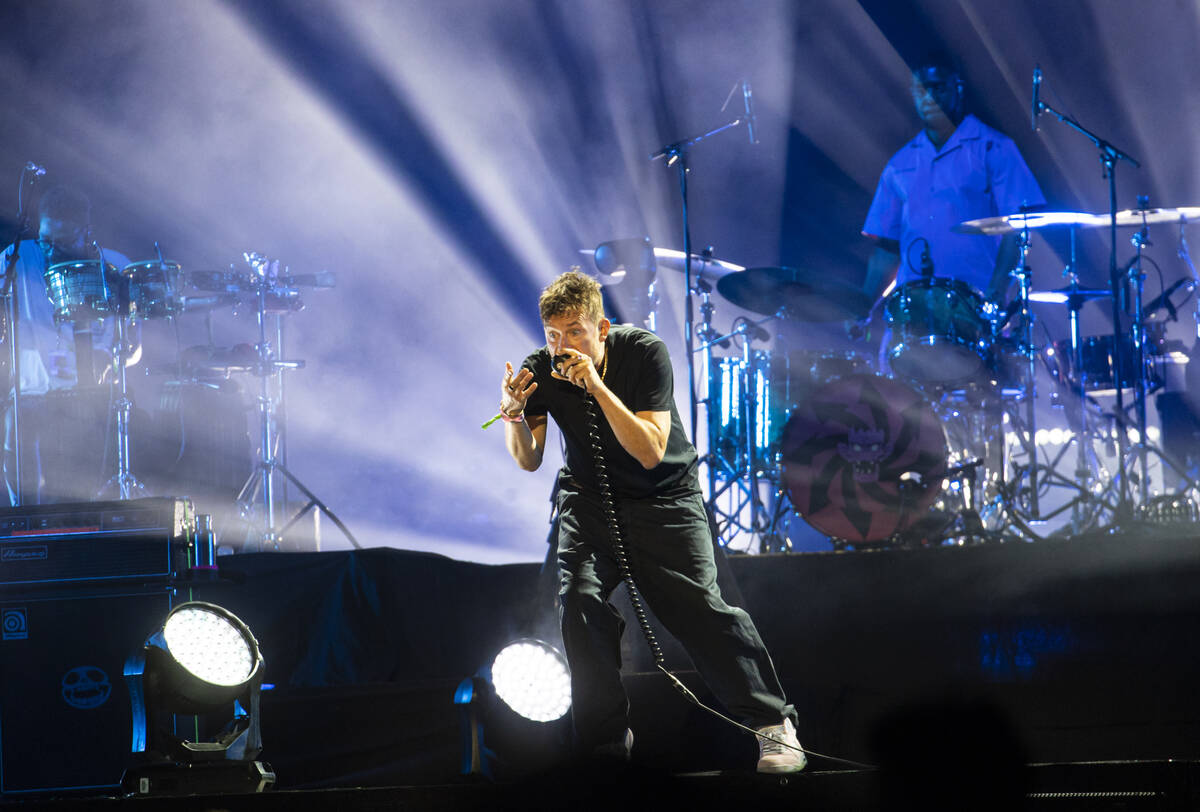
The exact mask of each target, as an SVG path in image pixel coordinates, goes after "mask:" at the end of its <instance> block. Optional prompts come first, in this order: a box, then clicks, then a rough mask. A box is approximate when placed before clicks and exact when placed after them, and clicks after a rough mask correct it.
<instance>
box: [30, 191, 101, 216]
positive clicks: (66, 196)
mask: <svg viewBox="0 0 1200 812" xmlns="http://www.w3.org/2000/svg"><path fill="white" fill-rule="evenodd" d="M38 217H53V218H56V219H58V220H65V221H66V222H68V223H75V224H76V225H81V226H87V225H90V224H91V221H92V204H91V201H89V200H88V199H87V195H85V194H84V193H83V192H81V191H79V190H78V189H72V188H70V187H68V186H55V187H54V188H52V189H50V190H49V191H48V192H46V193H45V194H44V195H42V199H41V201H39V203H38Z"/></svg>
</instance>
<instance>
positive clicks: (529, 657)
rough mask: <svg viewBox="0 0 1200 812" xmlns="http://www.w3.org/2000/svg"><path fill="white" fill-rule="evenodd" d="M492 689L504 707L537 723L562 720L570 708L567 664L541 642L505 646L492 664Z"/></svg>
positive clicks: (555, 651)
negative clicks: (506, 706)
mask: <svg viewBox="0 0 1200 812" xmlns="http://www.w3.org/2000/svg"><path fill="white" fill-rule="evenodd" d="M492 686H493V687H494V688H495V690H496V696H498V697H500V699H502V700H503V701H504V704H506V705H508V706H509V707H510V708H512V709H513V710H514V711H515V712H516V713H518V714H520V715H521V716H523V717H525V718H526V719H530V720H532V721H534V722H553V721H554V720H555V719H561V718H562V717H563V715H564V714H565V713H566V712H567V711H568V710H570V708H571V674H570V672H569V671H568V670H567V660H566V658H565V657H563V655H562V654H561V653H559V651H558V650H557V649H555V648H554V647H553V646H550V645H547V644H546V643H543V642H542V641H541V640H533V639H530V638H526V639H523V640H517V641H515V642H512V643H509V644H508V645H507V646H505V647H504V648H503V649H502V650H501V652H500V653H499V654H497V655H496V659H495V660H493V661H492Z"/></svg>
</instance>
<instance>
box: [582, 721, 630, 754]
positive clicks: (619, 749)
mask: <svg viewBox="0 0 1200 812" xmlns="http://www.w3.org/2000/svg"><path fill="white" fill-rule="evenodd" d="M592 755H593V756H594V757H596V758H601V759H610V758H611V759H615V760H617V761H629V760H630V759H631V758H632V757H633V731H632V730H630V729H629V728H625V735H624V736H622V737H621V741H619V742H612V743H610V744H601V745H599V746H597V747H595V748H594V749H593V750H592Z"/></svg>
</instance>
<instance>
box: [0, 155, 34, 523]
mask: <svg viewBox="0 0 1200 812" xmlns="http://www.w3.org/2000/svg"><path fill="white" fill-rule="evenodd" d="M28 172H29V167H28V166H23V167H21V178H20V180H19V181H17V235H16V238H15V239H14V240H13V248H12V253H10V254H9V255H8V260H7V261H6V262H5V265H4V289H3V291H0V296H3V298H4V299H5V303H6V305H7V307H6V311H7V313H6V315H7V316H8V318H7V319H6V321H7V322H8V323H7V324H6V325H5V330H4V338H5V339H6V340H7V341H8V363H9V366H8V368H9V369H10V370H12V381H13V385H12V389H11V390H9V394H10V397H11V398H12V407H11V409H10V413H11V415H12V417H11V420H12V444H13V446H12V460H13V482H12V483H11V485H12V488H13V492H12V500H13V507H20V506H21V504H22V503H23V497H24V494H23V492H22V488H21V409H20V403H21V353H20V347H19V346H18V341H19V338H18V336H19V332H20V331H19V330H18V329H17V326H18V324H19V322H20V319H21V307H20V301H19V298H20V297H19V295H18V293H17V291H18V289H19V287H20V286H19V285H18V284H17V263H18V262H19V261H20V259H21V241H22V240H24V239H25V234H26V232H28V231H29V214H28V212H26V211H25V197H24V195H22V194H21V191H22V190H23V189H24V188H25V175H26V173H28ZM33 177H34V178H36V177H37V173H34V175H33ZM29 185H30V186H32V185H33V180H32V179H31V180H30V181H29Z"/></svg>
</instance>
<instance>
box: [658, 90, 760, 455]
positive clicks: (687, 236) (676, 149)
mask: <svg viewBox="0 0 1200 812" xmlns="http://www.w3.org/2000/svg"><path fill="white" fill-rule="evenodd" d="M742 87H743V91H744V93H745V95H746V117H744V118H735V119H734V120H733V121H730V122H728V123H727V124H722V125H721V126H720V127H717V128H716V129H713V130H709V131H708V132H706V133H703V134H701V135H693V136H689V137H687V138H684V139H683V140H680V141H676V142H674V143H672V144H667V145H666V146H664V147H662V148H661V149H660V150H658V152H655V153H653V154H652V155H651V156H650V160H651V161H657V160H658V159H659V158H664V159H666V163H667V166H675V167H676V168H677V169H678V172H679V200H680V213H681V214H682V220H683V276H684V290H685V291H686V294H685V295H684V304H683V312H684V318H683V341H684V347H685V350H686V353H687V368H688V415H689V417H690V418H691V440H692V445H693V446H694V445H696V422H697V419H698V414H699V413H698V409H697V403H696V359H695V356H694V350H693V347H694V337H693V335H692V327H693V319H694V316H693V312H692V230H691V224H690V222H689V214H688V183H687V176H688V147H690V146H691V145H692V144H698V143H699V142H701V141H703V140H705V139H706V138H711V137H712V136H714V135H716V134H717V133H719V132H724V131H725V130H729V129H732V128H734V127H737V126H739V125H741V124H746V125H747V127H749V126H750V124H751V118H750V86H749V84H748V83H742ZM736 89H737V85H736V84H735V85H734V90H736ZM732 95H733V91H730V97H732ZM725 103H726V104H728V103H729V100H728V99H726V102H725ZM722 109H724V108H722ZM750 143H752V144H753V143H756V141H755V139H754V134H753V131H751V133H750Z"/></svg>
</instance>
